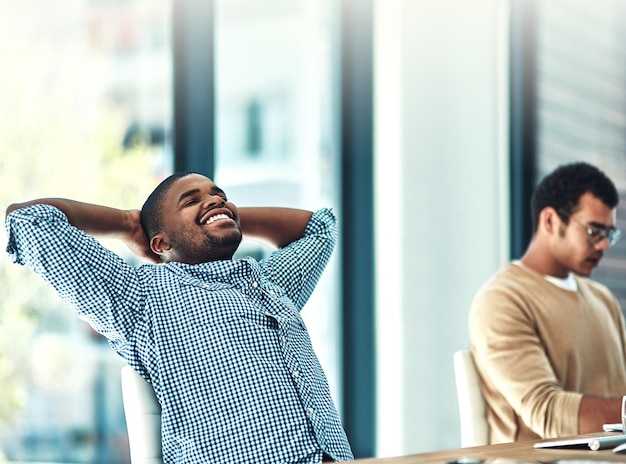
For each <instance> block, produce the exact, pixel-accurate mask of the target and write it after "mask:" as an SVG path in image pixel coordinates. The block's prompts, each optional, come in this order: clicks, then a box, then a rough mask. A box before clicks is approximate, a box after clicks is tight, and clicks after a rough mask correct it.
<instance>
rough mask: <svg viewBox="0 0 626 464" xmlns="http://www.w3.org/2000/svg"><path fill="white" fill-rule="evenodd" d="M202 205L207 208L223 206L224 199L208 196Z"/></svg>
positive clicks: (217, 196)
mask: <svg viewBox="0 0 626 464" xmlns="http://www.w3.org/2000/svg"><path fill="white" fill-rule="evenodd" d="M203 203H204V204H205V205H207V206H216V205H223V204H224V203H225V201H224V199H223V198H222V197H221V196H219V195H211V194H208V195H207V196H206V197H205V198H204V200H203Z"/></svg>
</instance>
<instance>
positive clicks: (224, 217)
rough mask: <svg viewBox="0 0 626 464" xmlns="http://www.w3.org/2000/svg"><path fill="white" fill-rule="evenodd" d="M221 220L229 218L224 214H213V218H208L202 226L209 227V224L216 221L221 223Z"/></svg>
mask: <svg viewBox="0 0 626 464" xmlns="http://www.w3.org/2000/svg"><path fill="white" fill-rule="evenodd" d="M223 219H230V216H228V215H227V214H224V213H220V214H215V215H214V216H211V217H209V218H208V219H207V220H206V221H203V222H202V224H204V225H209V224H213V223H214V222H216V221H221V220H223Z"/></svg>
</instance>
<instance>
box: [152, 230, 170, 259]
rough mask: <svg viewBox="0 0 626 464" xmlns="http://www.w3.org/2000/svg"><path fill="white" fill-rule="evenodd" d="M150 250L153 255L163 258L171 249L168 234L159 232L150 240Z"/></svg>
mask: <svg viewBox="0 0 626 464" xmlns="http://www.w3.org/2000/svg"><path fill="white" fill-rule="evenodd" d="M150 249H151V250H152V252H153V253H156V254H157V255H159V256H163V255H164V254H165V253H166V252H167V251H169V250H170V249H171V246H170V243H169V239H168V237H167V234H165V233H164V232H159V233H158V234H156V235H155V236H154V237H152V239H151V240H150Z"/></svg>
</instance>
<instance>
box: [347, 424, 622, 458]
mask: <svg viewBox="0 0 626 464" xmlns="http://www.w3.org/2000/svg"><path fill="white" fill-rule="evenodd" d="M611 435H617V434H615V433H602V432H601V433H592V434H589V435H582V436H581V437H583V436H584V437H594V436H598V437H605V436H611ZM568 438H577V437H568ZM544 441H547V440H544ZM534 443H536V442H534V441H526V442H516V443H503V444H499V445H488V446H476V447H473V448H459V449H454V450H445V451H432V452H429V453H420V454H412V455H409V456H400V457H393V458H376V459H359V460H357V461H355V462H358V463H359V464H447V463H448V462H452V461H462V460H470V461H485V462H486V463H488V462H489V461H492V462H493V461H496V460H497V461H520V462H521V461H524V462H527V463H528V462H544V463H545V462H554V461H560V460H565V459H567V460H576V461H613V462H626V454H615V453H613V450H612V449H605V450H599V451H591V450H587V449H571V448H570V449H565V448H558V449H557V448H550V449H534V448H533V444H534Z"/></svg>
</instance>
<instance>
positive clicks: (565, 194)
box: [531, 162, 619, 230]
mask: <svg viewBox="0 0 626 464" xmlns="http://www.w3.org/2000/svg"><path fill="white" fill-rule="evenodd" d="M585 193H591V194H592V195H593V196H594V197H596V198H598V199H600V200H601V201H602V203H604V204H605V205H607V206H608V207H609V208H615V207H616V206H617V204H618V203H619V195H618V193H617V189H616V188H615V185H614V184H613V182H612V181H611V179H609V178H608V177H607V176H606V175H605V174H604V173H603V172H602V171H600V169H598V168H597V167H595V166H592V165H590V164H588V163H583V162H576V163H571V164H565V165H562V166H559V167H558V168H556V169H555V170H554V171H552V173H550V174H548V175H547V176H546V177H544V178H543V180H542V181H541V182H540V183H539V185H538V186H537V188H536V189H535V192H534V193H533V196H532V200H531V213H532V219H533V230H537V225H538V223H539V214H540V213H541V210H543V209H544V208H545V207H547V206H551V207H552V208H554V209H555V210H556V212H557V214H558V215H559V217H560V218H561V219H562V220H563V221H564V222H565V223H567V222H568V221H569V218H570V217H571V215H572V214H574V213H575V212H576V210H577V209H578V206H579V205H578V202H579V200H580V197H581V196H583V195H584V194H585Z"/></svg>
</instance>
